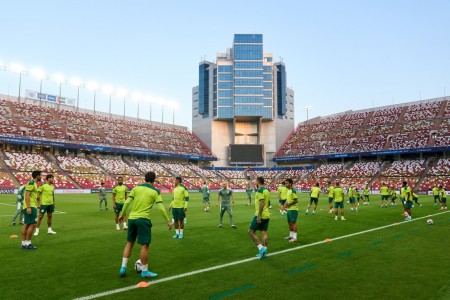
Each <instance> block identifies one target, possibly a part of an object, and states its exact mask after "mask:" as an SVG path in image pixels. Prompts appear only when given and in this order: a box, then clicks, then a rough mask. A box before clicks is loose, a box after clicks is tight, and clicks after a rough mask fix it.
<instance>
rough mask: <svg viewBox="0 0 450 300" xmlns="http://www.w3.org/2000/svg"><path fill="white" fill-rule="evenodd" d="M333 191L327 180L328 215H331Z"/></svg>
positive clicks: (329, 181)
mask: <svg viewBox="0 0 450 300" xmlns="http://www.w3.org/2000/svg"><path fill="white" fill-rule="evenodd" d="M333 190H334V186H333V185H332V184H331V180H328V186H327V193H328V206H329V207H330V211H329V212H328V213H329V214H332V213H333Z"/></svg>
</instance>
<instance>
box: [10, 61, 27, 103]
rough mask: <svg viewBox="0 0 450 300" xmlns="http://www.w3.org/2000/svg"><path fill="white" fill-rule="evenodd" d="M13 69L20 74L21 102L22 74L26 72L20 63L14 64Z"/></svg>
mask: <svg viewBox="0 0 450 300" xmlns="http://www.w3.org/2000/svg"><path fill="white" fill-rule="evenodd" d="M11 71H13V72H14V73H17V74H19V102H20V90H21V89H22V74H25V68H24V67H23V66H22V65H20V64H12V65H11Z"/></svg>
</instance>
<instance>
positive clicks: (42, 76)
mask: <svg viewBox="0 0 450 300" xmlns="http://www.w3.org/2000/svg"><path fill="white" fill-rule="evenodd" d="M31 74H32V75H33V76H34V77H36V78H37V79H39V81H40V84H39V95H38V98H39V101H41V105H42V97H41V95H42V80H43V79H48V76H47V74H45V72H44V71H42V70H40V69H33V70H31Z"/></svg>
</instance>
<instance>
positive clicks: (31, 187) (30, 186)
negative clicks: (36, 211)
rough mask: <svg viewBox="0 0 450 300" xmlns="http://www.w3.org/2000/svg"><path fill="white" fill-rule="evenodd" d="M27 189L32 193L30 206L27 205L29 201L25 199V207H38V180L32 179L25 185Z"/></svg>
mask: <svg viewBox="0 0 450 300" xmlns="http://www.w3.org/2000/svg"><path fill="white" fill-rule="evenodd" d="M25 191H26V192H29V193H30V206H27V202H26V201H23V207H24V208H28V207H36V208H37V196H38V188H37V184H36V182H34V180H31V181H30V182H28V183H27V185H26V186H25Z"/></svg>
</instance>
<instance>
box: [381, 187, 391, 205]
mask: <svg viewBox="0 0 450 300" xmlns="http://www.w3.org/2000/svg"><path fill="white" fill-rule="evenodd" d="M380 192H381V208H383V207H387V204H388V200H389V188H388V187H387V185H386V183H383V185H382V186H381V188H380Z"/></svg>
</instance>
